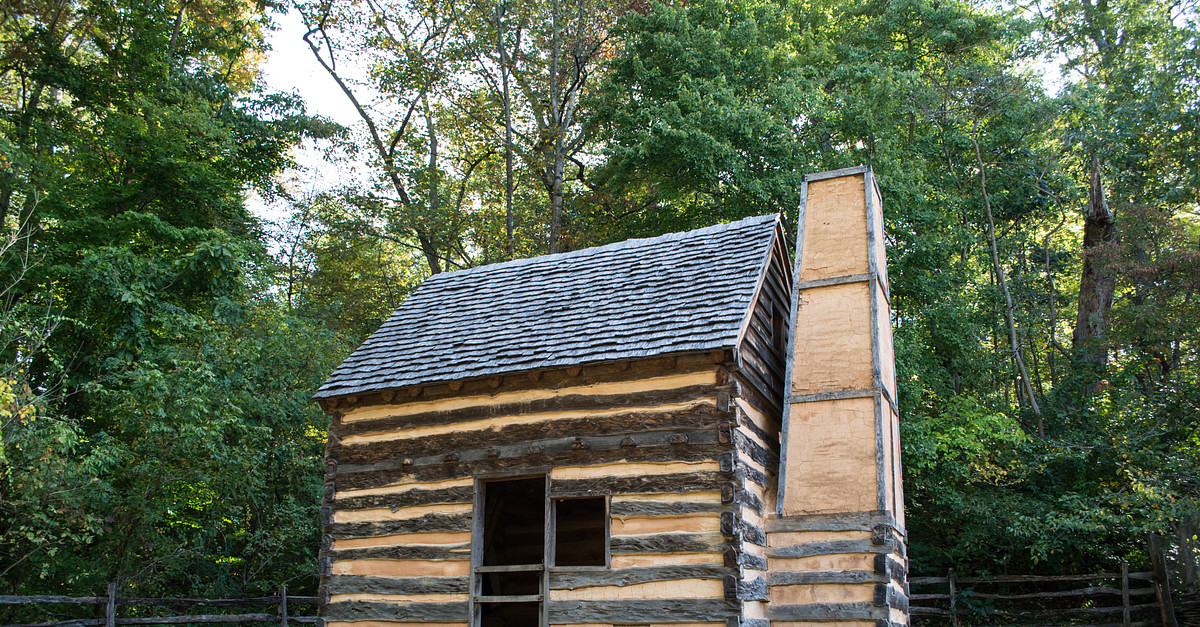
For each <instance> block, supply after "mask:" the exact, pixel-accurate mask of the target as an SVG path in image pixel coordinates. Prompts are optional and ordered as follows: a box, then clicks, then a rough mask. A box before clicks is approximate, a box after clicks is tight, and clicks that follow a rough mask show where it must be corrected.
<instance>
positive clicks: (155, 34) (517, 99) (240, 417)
mask: <svg viewBox="0 0 1200 627" xmlns="http://www.w3.org/2000/svg"><path fill="white" fill-rule="evenodd" d="M289 11H291V12H294V14H295V15H298V16H299V17H300V19H302V20H303V22H304V25H305V31H306V32H305V33H304V34H303V42H304V44H306V46H307V49H308V51H309V52H310V53H311V55H312V60H314V61H317V62H318V63H319V64H320V67H322V68H323V70H324V72H325V73H326V74H327V75H328V77H329V79H330V81H329V85H336V86H337V89H338V90H339V91H340V94H339V97H342V98H345V100H346V102H347V103H348V104H349V105H350V106H351V107H353V109H354V111H356V112H357V114H358V120H357V122H356V123H354V124H351V125H340V124H337V123H335V122H333V121H331V120H329V119H325V118H322V117H320V116H317V115H314V114H312V113H309V112H306V107H305V102H303V101H302V100H301V99H300V98H299V97H298V96H297V95H296V94H295V93H290V92H278V91H271V90H269V89H268V88H267V87H266V86H265V84H264V82H263V80H262V75H261V71H260V66H261V63H262V61H263V59H264V58H265V56H266V55H267V53H268V52H269V51H268V49H267V35H268V34H269V33H270V32H272V29H273V28H275V25H276V24H277V23H278V21H279V18H280V16H281V15H283V14H285V13H286V12H289ZM1197 18H1198V12H1197V4H1196V2H1195V0H1019V1H1017V2H997V1H993V0H667V1H660V0H550V1H549V2H546V1H542V0H161V1H160V0H8V1H6V2H3V3H0V222H2V227H0V228H2V233H0V248H2V250H0V296H2V299H0V426H2V436H3V437H2V440H0V591H5V593H6V594H50V593H53V594H68V593H73V594H96V593H98V591H101V590H103V589H104V586H105V583H106V582H109V581H117V582H120V584H121V585H122V586H123V587H124V588H123V589H130V590H134V591H137V592H138V593H139V594H140V595H141V596H156V595H158V596H170V595H175V596H190V597H203V596H236V595H245V594H252V593H259V592H264V591H270V590H273V589H274V588H275V586H277V585H279V584H281V583H285V584H287V585H288V586H289V587H290V588H291V589H293V590H295V591H297V592H300V591H305V590H307V591H310V592H312V591H315V588H316V572H317V568H316V554H317V550H318V545H319V533H320V531H319V516H318V509H319V507H320V503H321V481H322V474H323V465H322V455H323V452H324V446H325V444H324V439H325V429H326V424H327V423H326V420H327V417H326V416H324V415H323V414H322V413H321V411H320V409H319V408H318V407H317V406H316V404H315V403H313V402H311V401H310V396H311V394H312V393H313V392H314V391H315V389H316V387H317V386H318V385H319V383H320V382H321V381H322V380H323V378H324V377H325V376H326V375H327V374H328V373H329V372H330V371H331V370H332V369H333V367H334V366H335V365H336V364H337V363H338V362H339V361H340V360H341V359H342V358H344V357H345V356H346V355H348V354H349V352H350V351H351V350H352V349H353V347H354V346H356V345H357V344H358V343H359V342H361V341H362V340H363V339H364V338H365V337H366V336H367V335H368V334H369V333H370V332H371V331H372V330H374V328H375V327H376V326H377V325H378V324H379V323H380V322H381V321H382V320H384V319H385V318H386V317H387V316H388V314H389V313H390V312H391V310H392V309H393V308H394V307H395V306H396V305H397V304H398V303H399V302H401V301H402V300H403V299H404V298H405V296H406V294H408V293H409V292H410V291H411V290H413V289H414V288H415V287H416V286H417V285H419V284H420V282H421V281H422V280H423V279H424V278H425V277H428V276H430V275H431V274H433V273H438V272H445V271H450V270H456V269H460V268H467V267H471V266H477V265H480V264H486V263H491V262H496V261H501V260H506V259H512V258H516V257H526V256H533V255H539V254H545V253H551V252H558V251H567V250H574V249H578V248H583V247H586V246H591V245H595V244H602V243H607V242H612V241H617V240H621V239H625V238H628V237H640V236H652V235H657V234H661V233H666V232H671V231H678V230H684V229H688V228H695V227H701V226H707V225H710V224H714V223H717V222H722V221H728V220H733V219H737V218H741V217H745V216H751V215H761V214H766V213H773V212H780V213H783V214H784V215H785V216H787V217H788V219H789V220H791V221H792V222H793V223H794V220H795V216H796V211H797V205H798V198H799V193H800V180H801V177H802V175H803V174H805V173H808V172H816V171H821V170H828V169H834V168H839V167H845V166H851V165H857V164H864V163H865V164H870V165H871V166H873V168H874V172H875V175H876V177H877V179H878V181H879V185H880V187H881V189H882V193H883V203H884V208H885V213H886V217H887V238H888V242H887V243H888V254H889V257H890V259H889V263H890V276H891V283H892V285H891V289H892V298H893V309H894V311H893V317H894V320H893V324H894V326H895V339H896V351H897V360H898V364H897V366H898V373H899V374H898V376H899V385H900V402H901V410H902V411H901V415H902V429H903V431H902V435H903V453H904V464H905V478H904V480H905V490H906V498H907V507H908V510H907V511H908V515H907V518H908V521H909V522H908V524H909V537H910V548H909V551H910V557H911V561H912V572H913V573H914V574H917V575H941V574H944V573H945V572H946V571H947V569H949V568H955V569H956V570H957V572H959V573H961V574H1002V573H1077V572H1097V571H1098V570H1099V571H1111V570H1112V569H1113V568H1114V567H1115V566H1116V565H1117V564H1119V563H1120V562H1121V561H1129V562H1130V563H1131V564H1135V565H1138V564H1142V563H1144V561H1145V537H1146V535H1145V534H1146V533H1148V532H1155V531H1168V530H1170V529H1171V527H1172V525H1173V524H1175V523H1177V522H1178V521H1180V520H1183V519H1186V518H1188V517H1193V516H1195V515H1196V514H1197V512H1200V149H1198V147H1200V39H1198V36H1200V21H1198V19H1197ZM300 145H307V146H309V147H311V148H313V149H316V150H322V151H324V154H325V155H326V158H327V159H328V163H329V166H328V167H331V168H335V169H338V168H340V169H341V171H344V172H350V171H351V170H354V171H355V172H356V173H357V174H356V175H354V176H351V175H349V174H347V175H346V176H345V177H344V179H343V181H342V182H341V183H340V184H339V185H337V186H333V187H330V188H327V189H319V190H316V191H313V190H314V189H315V188H314V187H313V186H310V185H306V184H305V177H306V176H309V174H308V173H306V172H305V171H303V170H300V169H298V168H297V163H296V158H295V154H296V153H295V152H294V149H295V148H296V147H297V146H300ZM251 197H258V198H263V199H266V201H267V202H268V203H270V204H271V206H274V207H284V208H286V210H285V211H284V212H283V215H282V217H279V218H278V219H276V218H272V219H268V218H266V217H264V216H263V215H261V214H260V213H256V212H255V211H253V210H252V206H251V204H250V200H249V199H250V198H251ZM793 228H794V227H793Z"/></svg>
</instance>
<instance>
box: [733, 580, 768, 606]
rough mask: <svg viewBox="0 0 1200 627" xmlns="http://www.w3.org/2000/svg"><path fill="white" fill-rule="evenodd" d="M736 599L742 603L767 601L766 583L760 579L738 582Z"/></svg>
mask: <svg viewBox="0 0 1200 627" xmlns="http://www.w3.org/2000/svg"><path fill="white" fill-rule="evenodd" d="M738 598H739V599H741V600H742V601H768V600H770V596H769V595H768V594H767V581H766V580H765V579H763V578H762V577H755V578H754V579H749V580H746V579H743V580H741V581H739V582H738Z"/></svg>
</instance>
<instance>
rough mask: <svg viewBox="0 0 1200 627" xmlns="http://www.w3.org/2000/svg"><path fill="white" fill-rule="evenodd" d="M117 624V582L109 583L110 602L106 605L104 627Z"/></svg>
mask: <svg viewBox="0 0 1200 627" xmlns="http://www.w3.org/2000/svg"><path fill="white" fill-rule="evenodd" d="M116 624H117V582H115V581H110V582H108V601H107V602H106V603H105V604H104V627H116Z"/></svg>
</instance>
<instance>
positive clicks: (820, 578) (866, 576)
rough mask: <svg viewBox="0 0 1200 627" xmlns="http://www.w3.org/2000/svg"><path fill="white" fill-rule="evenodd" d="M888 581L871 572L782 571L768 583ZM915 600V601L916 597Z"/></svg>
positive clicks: (883, 575)
mask: <svg viewBox="0 0 1200 627" xmlns="http://www.w3.org/2000/svg"><path fill="white" fill-rule="evenodd" d="M888 581H891V578H890V577H888V576H887V575H886V574H879V573H873V572H871V571H869V570H810V571H782V572H773V573H771V574H770V575H768V583H769V584H770V585H772V586H790V585H793V584H810V583H874V582H883V583H886V582H888ZM913 598H914V599H915V598H916V595H914V596H913Z"/></svg>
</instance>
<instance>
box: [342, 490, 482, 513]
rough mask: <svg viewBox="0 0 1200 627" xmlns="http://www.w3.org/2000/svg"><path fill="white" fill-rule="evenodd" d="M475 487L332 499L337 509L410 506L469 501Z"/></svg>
mask: <svg viewBox="0 0 1200 627" xmlns="http://www.w3.org/2000/svg"><path fill="white" fill-rule="evenodd" d="M474 495H475V489H474V488H473V487H471V486H458V487H454V488H442V489H439V490H408V491H405V492H398V493H396V494H372V495H370V496H354V497H350V498H344V499H338V500H336V501H334V503H333V504H334V507H335V508H336V509H338V510H343V511H344V510H348V509H374V508H376V507H395V508H401V507H411V506H413V505H431V504H433V503H470V502H471V499H473V498H474Z"/></svg>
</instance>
